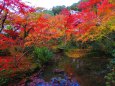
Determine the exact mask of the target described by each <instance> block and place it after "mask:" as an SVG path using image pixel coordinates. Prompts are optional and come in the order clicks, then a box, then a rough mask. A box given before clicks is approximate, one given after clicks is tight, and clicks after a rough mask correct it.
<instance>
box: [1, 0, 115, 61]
mask: <svg viewBox="0 0 115 86" xmlns="http://www.w3.org/2000/svg"><path fill="white" fill-rule="evenodd" d="M78 8H79V11H78V12H76V13H75V14H71V13H70V11H69V10H68V9H63V10H62V11H61V12H60V14H57V15H55V16H52V15H50V14H45V13H37V12H36V11H35V9H34V8H32V7H30V6H28V5H26V4H25V3H23V2H22V1H21V0H2V1H0V50H4V49H8V50H9V51H10V52H11V56H12V57H15V58H14V59H17V61H19V60H20V57H23V56H24V54H25V52H24V48H25V47H27V46H39V47H41V46H47V47H51V46H52V45H57V46H58V45H59V44H61V43H63V44H64V45H66V44H67V43H68V42H69V41H71V40H74V41H76V42H77V41H80V42H87V41H94V40H98V39H101V38H102V37H107V34H109V33H111V32H112V31H115V3H114V1H113V0H88V1H85V2H82V1H81V2H80V4H79V6H78ZM60 40H61V43H60ZM19 47H20V50H19V51H18V50H16V49H17V48H19ZM13 50H14V51H16V52H14V51H13ZM12 51H13V53H12ZM16 56H17V57H18V58H17V57H16ZM9 60H10V59H9ZM9 60H3V59H1V57H0V62H2V61H3V62H6V63H7V62H8V61H9Z"/></svg>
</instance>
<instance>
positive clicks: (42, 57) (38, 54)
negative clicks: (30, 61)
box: [33, 47, 53, 64]
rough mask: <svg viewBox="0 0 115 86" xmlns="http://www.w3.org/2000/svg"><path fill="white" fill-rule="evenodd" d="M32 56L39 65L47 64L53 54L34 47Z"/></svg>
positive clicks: (43, 48) (46, 49)
mask: <svg viewBox="0 0 115 86" xmlns="http://www.w3.org/2000/svg"><path fill="white" fill-rule="evenodd" d="M33 54H34V57H35V58H36V60H37V62H40V63H41V64H43V63H46V62H48V61H49V60H50V59H51V58H52V57H53V53H52V52H51V51H50V50H49V49H48V48H46V47H42V48H38V47H35V49H34V52H33Z"/></svg>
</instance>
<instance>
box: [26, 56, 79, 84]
mask: <svg viewBox="0 0 115 86" xmlns="http://www.w3.org/2000/svg"><path fill="white" fill-rule="evenodd" d="M71 61H72V60H71V59H70V58H67V57H64V56H60V58H59V59H58V61H56V62H54V63H51V64H49V65H48V66H46V67H45V69H44V71H43V72H42V73H41V74H40V75H39V76H38V77H34V79H33V81H32V82H30V83H28V86H80V85H79V83H78V82H77V78H76V77H77V76H76V75H75V70H74V69H73V65H74V64H73V63H71Z"/></svg>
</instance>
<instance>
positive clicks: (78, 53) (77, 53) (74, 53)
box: [65, 49, 90, 59]
mask: <svg viewBox="0 0 115 86" xmlns="http://www.w3.org/2000/svg"><path fill="white" fill-rule="evenodd" d="M89 51H90V50H89V49H71V50H69V51H67V52H65V54H66V55H67V56H68V57H70V58H75V59H77V58H82V57H83V56H85V55H86V54H87V53H88V52H89Z"/></svg>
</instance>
